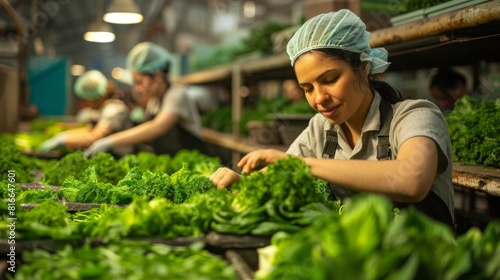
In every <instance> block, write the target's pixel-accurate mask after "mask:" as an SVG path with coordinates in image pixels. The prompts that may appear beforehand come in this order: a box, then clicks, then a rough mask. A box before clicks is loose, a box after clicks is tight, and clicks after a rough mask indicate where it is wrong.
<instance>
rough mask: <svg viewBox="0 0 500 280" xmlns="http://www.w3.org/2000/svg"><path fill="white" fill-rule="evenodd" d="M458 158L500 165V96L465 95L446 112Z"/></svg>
mask: <svg viewBox="0 0 500 280" xmlns="http://www.w3.org/2000/svg"><path fill="white" fill-rule="evenodd" d="M446 121H447V123H448V132H449V134H450V139H451V147H452V150H453V157H454V160H455V161H459V162H462V163H464V164H472V165H483V166H492V167H500V145H498V143H500V125H499V124H500V98H498V99H496V100H478V99H474V98H472V97H470V96H464V97H462V98H460V99H459V100H458V101H457V102H456V103H455V108H454V109H453V111H451V112H450V113H449V114H448V115H447V116H446Z"/></svg>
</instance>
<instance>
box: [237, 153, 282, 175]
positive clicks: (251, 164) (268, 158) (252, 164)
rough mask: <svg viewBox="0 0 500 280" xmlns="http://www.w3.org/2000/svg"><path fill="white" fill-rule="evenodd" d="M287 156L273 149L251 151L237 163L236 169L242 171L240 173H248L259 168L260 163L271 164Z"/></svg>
mask: <svg viewBox="0 0 500 280" xmlns="http://www.w3.org/2000/svg"><path fill="white" fill-rule="evenodd" d="M287 155H288V154H287V153H285V152H281V151H278V150H273V149H265V150H258V151H253V152H250V153H248V154H246V155H245V156H244V157H243V158H242V159H241V160H240V162H238V167H239V168H241V169H242V171H241V172H242V173H249V172H250V171H252V170H254V169H255V168H257V166H259V164H260V163H265V164H271V163H274V162H276V161H278V160H280V159H282V158H285V157H286V156H287Z"/></svg>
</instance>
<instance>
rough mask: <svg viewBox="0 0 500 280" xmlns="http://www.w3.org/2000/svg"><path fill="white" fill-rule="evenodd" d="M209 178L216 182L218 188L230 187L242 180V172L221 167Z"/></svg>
mask: <svg viewBox="0 0 500 280" xmlns="http://www.w3.org/2000/svg"><path fill="white" fill-rule="evenodd" d="M209 178H210V180H212V181H213V182H214V184H215V186H216V187H217V188H218V189H223V188H226V187H229V186H230V185H232V184H233V183H236V182H239V181H240V180H241V176H240V174H238V173H236V172H234V171H233V170H231V169H229V168H227V167H220V168H219V169H217V170H216V171H215V172H214V173H213V174H212V175H210V177H209Z"/></svg>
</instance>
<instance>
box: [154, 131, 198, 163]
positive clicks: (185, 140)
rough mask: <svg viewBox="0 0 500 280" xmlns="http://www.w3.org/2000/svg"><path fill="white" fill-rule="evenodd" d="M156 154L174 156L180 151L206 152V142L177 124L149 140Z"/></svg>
mask: <svg viewBox="0 0 500 280" xmlns="http://www.w3.org/2000/svg"><path fill="white" fill-rule="evenodd" d="M149 144H150V145H151V146H152V147H153V149H154V152H155V153H156V154H168V155H170V156H174V155H175V154H176V153H177V152H178V151H180V150H183V149H187V150H198V151H200V152H201V153H203V154H206V150H207V148H206V143H205V142H203V141H202V140H201V139H200V138H198V137H196V136H194V135H193V134H192V133H191V132H189V131H187V130H186V129H184V128H183V127H182V126H180V125H179V124H175V125H174V126H173V127H172V128H171V129H169V131H167V132H166V133H165V134H163V135H162V136H160V137H158V138H156V139H155V140H152V141H150V142H149Z"/></svg>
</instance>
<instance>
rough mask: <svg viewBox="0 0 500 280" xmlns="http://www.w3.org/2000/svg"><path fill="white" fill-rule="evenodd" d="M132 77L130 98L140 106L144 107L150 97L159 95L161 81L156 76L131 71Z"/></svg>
mask: <svg viewBox="0 0 500 280" xmlns="http://www.w3.org/2000/svg"><path fill="white" fill-rule="evenodd" d="M132 77H133V81H134V87H133V91H132V96H133V98H134V99H135V100H136V101H137V102H138V103H139V104H140V105H141V106H143V105H144V106H143V107H145V104H147V103H148V101H149V99H151V97H153V96H159V95H161V91H162V89H163V87H162V82H161V81H162V80H161V79H159V78H158V76H157V75H154V76H150V75H145V74H141V73H139V72H136V71H133V72H132Z"/></svg>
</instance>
